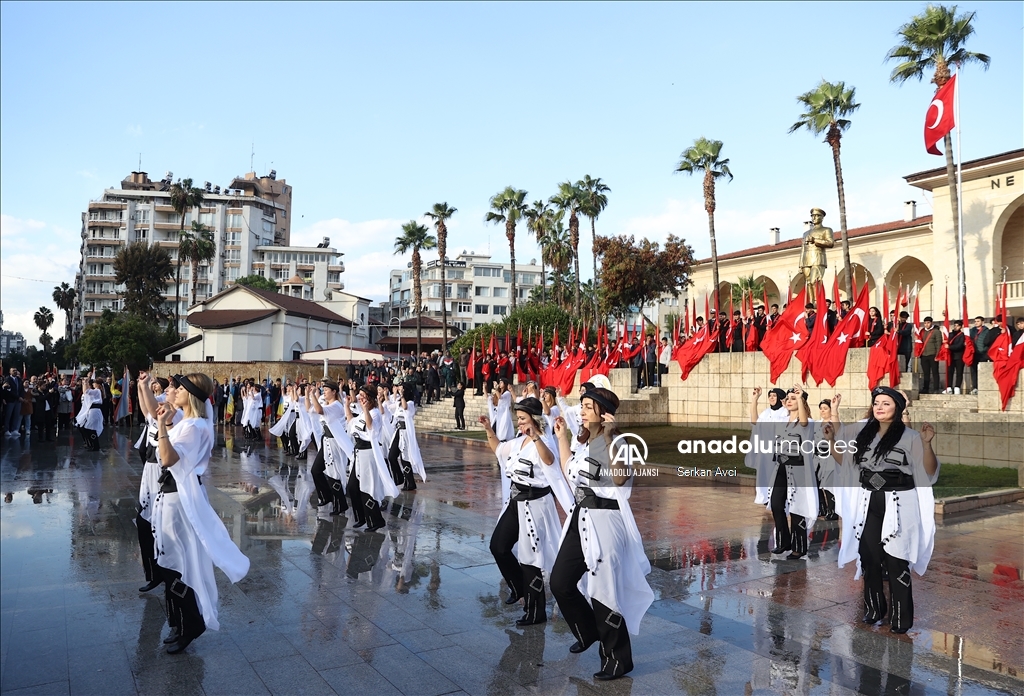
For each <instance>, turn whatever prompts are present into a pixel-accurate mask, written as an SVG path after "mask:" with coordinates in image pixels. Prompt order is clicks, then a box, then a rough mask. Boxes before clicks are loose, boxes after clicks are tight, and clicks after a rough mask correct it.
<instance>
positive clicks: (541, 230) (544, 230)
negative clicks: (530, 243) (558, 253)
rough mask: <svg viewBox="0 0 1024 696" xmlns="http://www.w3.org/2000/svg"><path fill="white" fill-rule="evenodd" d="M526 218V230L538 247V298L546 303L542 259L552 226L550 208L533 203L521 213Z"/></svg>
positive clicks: (544, 266)
mask: <svg viewBox="0 0 1024 696" xmlns="http://www.w3.org/2000/svg"><path fill="white" fill-rule="evenodd" d="M523 215H524V216H525V217H526V228H527V229H528V230H530V231H531V232H533V236H534V237H536V238H537V246H539V247H540V282H541V286H540V298H541V302H547V301H548V297H547V295H548V278H547V276H548V272H547V263H546V260H545V258H544V247H545V246H546V245H547V244H548V238H549V235H550V233H551V228H552V226H553V225H554V218H553V217H552V211H551V208H550V207H548V204H547V203H545V202H544V201H534V202H533V205H531V206H530V207H529V208H527V209H526V212H524V213H523Z"/></svg>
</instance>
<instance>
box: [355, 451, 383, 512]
mask: <svg viewBox="0 0 1024 696" xmlns="http://www.w3.org/2000/svg"><path fill="white" fill-rule="evenodd" d="M355 456H356V457H357V458H358V457H372V456H373V452H372V451H371V450H356V451H355ZM346 488H347V489H348V498H349V502H350V503H351V504H352V513H353V514H354V515H355V518H356V525H362V524H365V525H367V526H369V527H383V526H384V515H382V514H381V511H380V503H379V502H378V501H376V500H374V499H373V498H371V497H370V494H369V493H364V492H363V490H362V489H361V488H360V487H359V477H358V476H357V475H356V462H352V471H351V472H350V473H349V475H348V485H347V486H346Z"/></svg>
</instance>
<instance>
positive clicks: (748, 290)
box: [730, 274, 768, 312]
mask: <svg viewBox="0 0 1024 696" xmlns="http://www.w3.org/2000/svg"><path fill="white" fill-rule="evenodd" d="M730 286H731V287H732V301H733V302H735V303H736V304H738V305H742V304H743V300H745V299H746V298H747V297H753V298H754V299H755V300H759V299H761V298H762V297H764V281H761V282H758V281H756V280H754V276H753V274H751V275H749V276H745V277H744V276H740V278H739V280H737V281H736V282H734V283H730ZM765 311H766V312H767V311H768V308H767V307H765Z"/></svg>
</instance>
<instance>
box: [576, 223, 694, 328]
mask: <svg viewBox="0 0 1024 696" xmlns="http://www.w3.org/2000/svg"><path fill="white" fill-rule="evenodd" d="M596 245H597V253H598V255H599V256H600V257H601V268H602V280H603V282H602V284H601V300H602V302H603V304H604V307H603V308H602V309H603V311H604V313H606V314H612V315H614V316H616V317H622V316H625V314H626V313H627V311H628V310H629V308H630V307H639V308H640V310H641V311H643V307H644V305H646V304H649V303H650V302H652V301H654V300H655V299H657V298H658V297H660V296H662V295H664V294H665V293H671V294H672V296H673V297H679V292H680V290H681V289H682V288H683V287H685V286H687V285H690V284H691V283H692V281H691V280H690V270H691V267H692V265H693V249H691V248H690V246H689V245H688V244H687V243H686V242H685V241H684V240H682V239H680V238H679V237H676V236H675V235H674V234H670V235H669V236H668V239H667V240H666V242H665V248H664V249H662V248H661V247H660V246H659V244H658V243H657V242H652V241H650V240H649V239H641V240H640V241H639V242H637V241H636V239H635V238H634V237H633V235H630V236H629V237H626V236H625V235H619V236H618V237H598V238H597V242H596Z"/></svg>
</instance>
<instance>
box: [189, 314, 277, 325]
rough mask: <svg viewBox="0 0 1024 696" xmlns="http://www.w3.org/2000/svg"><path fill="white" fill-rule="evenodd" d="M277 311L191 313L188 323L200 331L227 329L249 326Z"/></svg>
mask: <svg viewBox="0 0 1024 696" xmlns="http://www.w3.org/2000/svg"><path fill="white" fill-rule="evenodd" d="M279 311H280V310H278V309H208V310H206V311H205V312H192V313H191V314H189V315H188V323H189V324H191V325H192V326H195V327H196V328H200V329H228V328H231V327H232V326H242V325H243V324H251V323H252V322H254V321H259V320H261V319H266V318H267V317H269V316H272V315H274V314H277V313H278V312H279Z"/></svg>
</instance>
